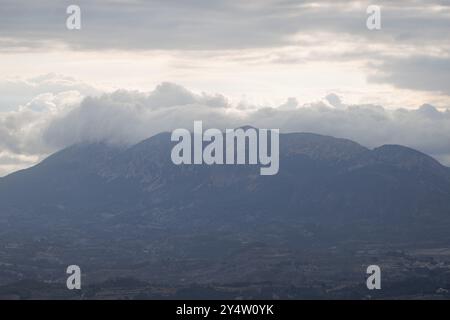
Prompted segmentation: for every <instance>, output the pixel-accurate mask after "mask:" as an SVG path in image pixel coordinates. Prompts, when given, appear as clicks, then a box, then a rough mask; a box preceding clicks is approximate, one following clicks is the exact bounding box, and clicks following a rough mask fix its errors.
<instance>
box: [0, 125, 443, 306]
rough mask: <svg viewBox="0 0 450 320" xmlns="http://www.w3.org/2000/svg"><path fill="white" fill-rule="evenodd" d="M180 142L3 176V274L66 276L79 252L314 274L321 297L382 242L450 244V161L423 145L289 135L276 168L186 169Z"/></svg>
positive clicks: (170, 264) (160, 268)
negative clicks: (176, 160) (177, 148)
mask: <svg viewBox="0 0 450 320" xmlns="http://www.w3.org/2000/svg"><path fill="white" fill-rule="evenodd" d="M173 145H174V142H171V141H170V134H169V133H161V134H158V135H156V136H153V137H151V138H149V139H147V140H144V141H142V142H140V143H138V144H136V145H134V146H131V147H128V148H123V147H114V146H110V145H107V144H104V143H94V144H80V145H74V146H71V147H69V148H66V149H64V150H61V151H59V152H57V153H55V154H53V155H51V156H50V157H48V158H47V159H45V160H44V161H42V162H41V163H39V164H38V165H36V166H34V167H32V168H29V169H26V170H21V171H18V172H15V173H13V174H10V175H8V176H6V177H4V178H2V179H0V237H1V239H2V242H3V243H5V244H7V245H6V246H8V248H9V247H11V248H13V249H8V248H6V247H5V248H6V249H4V250H5V251H4V252H3V253H2V251H1V250H0V255H2V259H3V261H6V262H8V263H10V265H13V266H15V267H14V268H12V269H11V270H10V271H9V273H8V274H7V276H2V272H1V271H0V284H1V283H2V282H5V281H6V282H7V283H8V282H10V281H12V278H13V279H15V280H17V281H19V280H22V279H23V277H25V276H26V277H30V278H33V279H34V278H36V277H37V279H38V280H48V278H54V277H55V274H61V276H62V277H63V276H64V274H63V273H61V270H62V268H63V266H65V265H68V264H71V263H73V261H76V262H77V263H79V264H80V265H83V266H84V269H85V272H86V273H87V275H88V276H87V278H88V279H95V280H96V281H102V280H108V279H110V278H111V277H117V276H119V275H120V276H124V277H126V276H133V277H135V278H139V279H143V280H145V281H153V282H157V283H163V284H172V285H175V286H178V285H180V284H185V283H203V284H211V283H227V284H229V283H233V282H236V281H237V282H245V283H255V282H257V283H260V282H261V281H263V282H264V281H270V283H276V284H280V285H281V286H282V288H287V287H286V286H285V285H283V283H288V284H289V285H291V284H295V283H297V284H298V283H303V282H304V281H305V280H304V279H305V277H307V279H310V280H308V281H311V283H312V282H313V280H314V281H317V283H319V284H320V283H322V284H320V285H319V284H317V283H314V284H311V286H312V287H308V290H309V291H306V292H309V293H304V292H305V291H301V290H300V291H298V292H297V291H296V292H297V293H296V294H294V296H305V297H311V295H314V296H316V295H318V296H322V295H323V294H324V293H323V292H322V293H317V292H316V291H315V290H316V289H314V290H313V291H311V290H312V289H311V288H316V287H317V286H319V287H323V286H327V285H328V284H329V285H335V284H336V286H338V285H339V283H340V282H339V281H337V280H339V279H341V278H340V277H341V276H340V275H339V273H338V274H336V273H335V271H330V270H329V269H324V268H325V267H324V266H329V268H331V266H333V268H334V267H337V268H338V269H339V270H341V271H340V272H341V273H342V272H343V271H342V270H347V271H346V272H348V275H349V277H350V278H352V279H355V281H360V278H361V273H360V272H361V271H360V270H359V269H360V268H361V265H364V264H368V263H371V262H373V261H372V259H374V258H373V257H374V256H373V252H374V250H375V252H382V253H380V254H379V255H377V256H376V259H383V257H386V256H388V257H391V255H390V253H389V252H391V251H389V250H405V248H409V249H408V250H416V249H419V248H423V247H427V248H429V247H433V248H434V247H436V248H439V247H446V246H448V245H449V244H450V236H449V234H448V230H449V227H450V169H449V168H447V167H445V166H443V165H441V164H440V163H439V162H437V161H436V160H434V159H433V158H431V157H429V156H427V155H425V154H423V153H421V152H418V151H416V150H413V149H410V148H406V147H403V146H397V145H385V146H381V147H379V148H375V149H373V150H370V149H368V148H365V147H363V146H361V145H359V144H357V143H355V142H352V141H350V140H346V139H337V138H333V137H329V136H321V135H317V134H311V133H290V134H281V135H280V169H279V172H278V174H277V175H273V176H262V175H260V172H259V168H260V166H259V165H258V166H250V165H211V166H208V165H180V166H176V165H174V164H173V163H172V161H171V159H170V152H171V149H172V146H173ZM330 248H331V249H330ZM374 248H375V249H374ZM330 250H331V251H330ZM376 250H384V251H376ZM361 252H363V253H364V254H362V253H361ZM395 252H397V251H395ZM401 252H403V251H401ZM362 257H363V258H362ZM395 257H401V259H403V260H401V261H407V262H405V263H410V262H411V261H412V260H414V259H416V257H415V256H414V257H415V258H414V259H413V258H408V257H406V258H405V256H404V255H403V253H402V254H400V255H398V254H397V253H396V255H395ZM389 259H391V258H389ZM399 259H400V258H399ZM405 259H406V260H405ZM408 259H409V260H408ZM417 259H419V258H417ZM383 261H384V260H383ZM388 261H391V260H388ZM396 263H397V262H396ZM398 263H400V262H398ZM401 263H403V262H401ZM405 268H406V267H405ZM18 269H19V270H20V272H19V271H17V270H18ZM60 269H61V270H60ZM55 270H56V271H55ZM58 270H59V271H58ZM333 270H334V269H333ZM355 270H357V273H352V272H355ZM393 270H394V271H392V272H393V273H392V275H395V274H396V273H395V270H398V268H397V269H395V268H394V269H393ZM58 272H59V273H58ZM363 272H365V271H363ZM12 274H14V276H11V275H12ZM350 275H351V276H350ZM324 277H325V278H327V277H329V279H328V278H327V279H328V280H329V281H330V282H326V283H328V284H326V285H325V284H323V281H324V280H323V279H324ZM393 277H394V276H393ZM394 278H395V277H394ZM5 279H6V280H5ZM58 279H59V278H58ZM58 279H56V280H58ZM336 279H337V280H336ZM439 279H440V278H439ZM328 280H327V281H328ZM302 281H303V282H302ZM411 281H412V280H411ZM414 281H416V280H414ZM439 281H440V280H439ZM439 281H437V283H439ZM449 281H450V279H449ZM356 283H359V282H356ZM249 286H251V285H250V284H249ZM8 288H9V287H8ZM208 290H209V289H208ZM258 290H259V289H258ZM271 290H272V289H271ZM277 290H278V289H277ZM283 290H284V289H283ZM289 290H291V289H289ZM292 290H293V289H292ZM302 290H303V289H302ZM352 290H354V289H352ZM283 292H284V294H287V293H286V292H285V291H283ZM299 292H303V293H299ZM311 292H314V293H311ZM352 292H354V291H352ZM357 297H359V296H358V295H357Z"/></svg>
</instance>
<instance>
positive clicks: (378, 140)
mask: <svg viewBox="0 0 450 320" xmlns="http://www.w3.org/2000/svg"><path fill="white" fill-rule="evenodd" d="M194 120H202V121H203V123H204V126H205V127H216V128H221V129H225V128H234V127H238V126H243V125H252V126H256V127H260V128H279V129H280V130H281V132H314V133H319V134H325V135H332V136H335V137H342V138H348V139H351V140H354V141H357V142H359V143H361V144H362V145H365V146H368V147H377V146H380V145H383V144H402V145H406V146H409V147H413V148H416V149H418V150H420V151H423V152H426V153H428V154H430V155H432V156H435V157H436V158H438V159H439V160H441V161H443V162H444V163H446V164H450V140H449V139H448V137H449V136H450V111H448V110H441V111H440V110H438V109H436V108H435V107H433V106H431V105H423V106H422V107H420V108H418V109H415V110H407V109H396V110H388V109H385V108H383V107H382V106H376V105H370V104H368V105H346V104H344V103H343V102H342V100H341V98H340V97H339V96H337V95H336V94H329V95H328V96H326V97H324V99H322V100H320V101H316V102H312V103H308V104H304V105H299V104H298V102H297V100H296V99H294V98H288V99H287V100H286V103H284V104H283V105H280V106H254V105H248V104H245V103H230V102H229V101H228V100H227V98H226V97H224V96H223V95H220V94H206V93H194V92H191V91H189V90H187V89H186V88H184V87H181V86H179V85H176V84H172V83H162V84H160V85H158V86H157V87H156V88H155V89H154V90H153V91H151V92H138V91H127V90H118V91H115V92H112V93H106V94H103V95H99V96H88V97H85V98H83V96H82V95H81V94H80V93H79V92H77V91H73V90H72V91H65V92H59V93H46V94H40V95H38V96H36V97H35V98H34V99H32V100H31V101H29V102H28V103H26V104H25V105H24V106H22V107H21V108H19V109H18V110H15V111H9V112H2V113H0V134H1V136H2V140H1V143H0V174H5V173H7V172H11V171H12V170H14V169H17V168H21V167H26V166H29V165H31V164H33V163H35V162H36V161H38V160H40V159H42V158H43V157H45V156H46V155H48V154H50V153H51V152H54V151H56V150H59V149H61V148H64V147H66V146H69V145H72V144H74V143H81V142H98V141H106V142H108V143H112V144H120V145H131V144H134V143H137V142H139V141H140V140H143V139H145V138H148V137H150V136H152V135H154V134H156V133H159V132H162V131H171V130H173V129H175V128H188V129H191V128H192V125H193V121H194Z"/></svg>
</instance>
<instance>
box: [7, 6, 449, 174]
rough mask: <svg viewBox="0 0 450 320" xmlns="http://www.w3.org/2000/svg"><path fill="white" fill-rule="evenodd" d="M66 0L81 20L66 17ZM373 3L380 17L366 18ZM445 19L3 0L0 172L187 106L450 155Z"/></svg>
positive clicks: (118, 134)
mask: <svg viewBox="0 0 450 320" xmlns="http://www.w3.org/2000/svg"><path fill="white" fill-rule="evenodd" d="M73 3H76V4H78V5H79V6H80V8H81V23H82V29H81V30H68V29H67V28H66V19H67V16H68V15H67V14H66V8H67V6H68V5H70V4H73ZM369 4H375V5H379V6H380V8H381V30H368V29H367V27H366V19H367V17H368V14H367V13H366V9H367V7H368V5H369ZM449 31H450V1H444V0H441V1H439V0H427V1H425V0H423V1H422V0H415V1H414V0H413V1H395V0H391V1H370V2H368V1H336V0H334V1H299V0H297V1H294V0H257V1H256V0H255V1H251V0H250V1H226V0H208V1H202V0H183V1H181V0H179V1H175V0H160V1H140V0H132V1H122V0H102V1H99V0H90V1H75V2H74V1H50V0H40V1H25V0H0V70H1V73H0V134H1V136H2V139H1V141H0V176H1V175H4V174H6V173H9V172H11V171H14V170H16V169H18V168H23V167H26V166H30V165H32V164H34V163H36V162H37V161H39V160H40V159H42V158H43V157H45V156H47V155H48V154H49V153H51V152H54V151H55V150H58V149H60V148H63V147H65V146H67V145H70V144H71V143H75V142H80V141H86V140H88V141H96V140H108V141H110V142H114V143H122V144H123V143H127V144H130V143H134V142H137V141H138V140H140V139H143V138H146V137H147V136H148V135H151V134H154V133H156V132H158V131H160V130H170V129H172V128H173V127H174V126H181V125H183V126H188V127H189V125H190V123H191V122H192V121H193V120H196V119H194V118H195V117H197V118H198V120H203V121H204V122H207V123H206V126H218V127H225V126H231V125H235V124H236V125H237V124H246V123H249V124H253V125H259V126H265V127H267V128H280V129H281V130H282V131H310V132H317V133H324V134H331V135H334V136H339V137H344V138H350V139H353V140H355V141H357V142H359V143H362V144H364V145H366V146H369V147H376V146H379V145H381V144H384V143H401V144H405V145H408V146H411V147H415V148H418V149H419V150H421V151H424V152H427V153H429V154H431V155H433V156H435V157H437V158H438V159H439V160H441V161H443V162H445V163H447V164H449V163H450V142H449V140H450V139H449V137H450V115H449V111H447V108H449V107H450V32H449ZM116 90H118V91H117V92H115V91H116Z"/></svg>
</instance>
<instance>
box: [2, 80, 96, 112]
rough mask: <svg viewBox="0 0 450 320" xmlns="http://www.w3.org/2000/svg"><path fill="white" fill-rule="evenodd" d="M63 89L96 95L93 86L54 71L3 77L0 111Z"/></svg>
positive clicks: (14, 107) (63, 90) (9, 109)
mask: <svg viewBox="0 0 450 320" xmlns="http://www.w3.org/2000/svg"><path fill="white" fill-rule="evenodd" d="M65 91H77V92H79V93H80V94H82V95H86V96H88V95H90V96H92V95H97V94H99V93H100V91H99V90H98V89H96V88H95V87H93V86H91V85H88V84H86V83H83V82H81V81H78V80H76V79H74V78H71V77H66V76H62V75H57V74H54V73H50V74H46V75H41V76H38V77H34V78H30V79H25V80H23V79H9V80H8V79H4V80H1V81H0V112H2V111H3V112H4V111H11V110H14V109H17V106H20V105H24V104H25V103H27V102H29V101H30V100H31V99H33V98H35V97H36V96H37V95H39V94H45V93H51V94H58V93H61V92H65Z"/></svg>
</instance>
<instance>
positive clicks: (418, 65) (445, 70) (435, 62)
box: [369, 56, 450, 95]
mask: <svg viewBox="0 0 450 320" xmlns="http://www.w3.org/2000/svg"><path fill="white" fill-rule="evenodd" d="M373 68H374V70H375V73H374V74H373V75H371V76H370V77H369V80H370V81H372V82H379V83H391V84H393V85H395V86H397V87H399V88H406V89H413V90H424V91H438V92H441V93H444V94H447V95H450V58H448V57H447V58H440V57H429V56H413V57H408V58H401V59H400V58H394V57H391V58H386V59H385V60H384V62H383V63H382V64H381V65H376V66H373Z"/></svg>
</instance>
